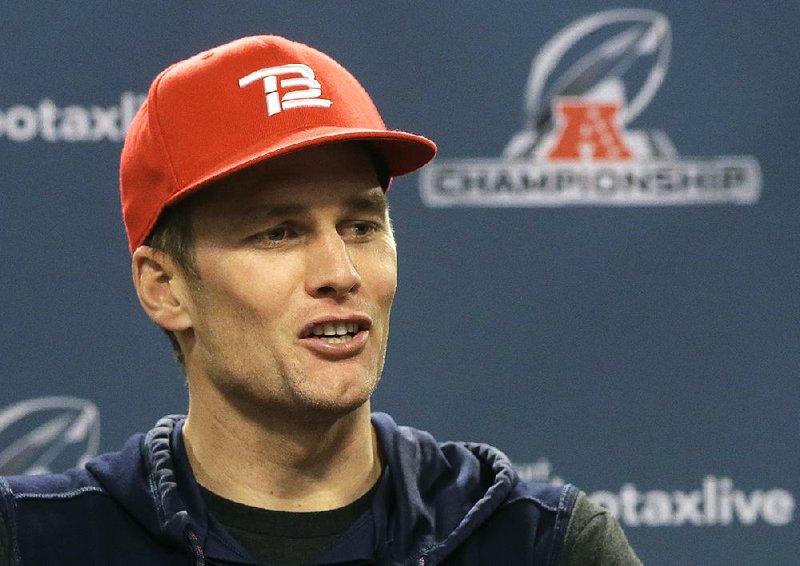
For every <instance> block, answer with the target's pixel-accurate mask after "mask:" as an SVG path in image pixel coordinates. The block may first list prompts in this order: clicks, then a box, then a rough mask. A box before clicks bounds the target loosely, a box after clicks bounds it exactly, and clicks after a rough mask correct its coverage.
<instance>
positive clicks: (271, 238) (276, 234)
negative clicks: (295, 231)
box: [257, 226, 292, 243]
mask: <svg viewBox="0 0 800 566" xmlns="http://www.w3.org/2000/svg"><path fill="white" fill-rule="evenodd" d="M291 235H292V233H291V230H289V228H287V227H286V226H279V227H278V228H271V229H269V230H265V231H264V232H261V233H259V234H258V235H257V238H258V239H259V240H262V241H265V242H270V243H272V242H282V241H284V240H286V239H287V238H290V237H291Z"/></svg>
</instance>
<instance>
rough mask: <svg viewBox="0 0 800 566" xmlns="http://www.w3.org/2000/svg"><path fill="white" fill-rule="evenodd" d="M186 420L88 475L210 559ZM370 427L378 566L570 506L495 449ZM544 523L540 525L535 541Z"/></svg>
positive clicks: (383, 424)
mask: <svg viewBox="0 0 800 566" xmlns="http://www.w3.org/2000/svg"><path fill="white" fill-rule="evenodd" d="M183 418H184V417H183V416H180V415H171V416H168V417H164V418H163V419H161V420H160V421H159V422H158V423H157V424H156V426H155V427H154V428H153V429H152V430H151V431H149V432H148V433H147V434H146V435H141V434H140V435H137V436H134V437H132V438H131V439H130V440H129V441H128V442H127V443H126V444H125V446H124V448H123V449H122V450H121V451H120V452H116V453H110V454H104V455H102V456H99V457H97V458H95V459H93V460H92V461H90V462H89V463H88V464H87V469H88V470H89V472H90V473H91V474H92V475H93V476H94V478H95V479H96V481H97V482H98V483H99V485H100V486H101V487H102V488H103V489H104V490H105V491H106V492H107V493H108V494H109V495H110V496H111V497H112V498H114V499H115V500H116V501H117V502H118V503H119V504H120V505H121V506H122V507H124V508H125V509H126V510H127V512H128V513H129V514H130V515H131V516H132V517H133V518H134V519H135V520H136V521H137V522H138V523H140V524H141V525H143V526H144V528H145V529H146V530H147V531H148V532H149V533H150V534H151V535H152V536H153V537H155V538H157V539H159V540H161V541H162V542H164V543H167V544H170V545H180V546H181V547H184V548H185V547H186V544H187V537H188V539H189V541H190V542H192V543H193V544H195V543H196V545H197V548H196V550H199V551H200V552H202V550H201V547H202V545H203V544H204V542H205V538H206V534H207V531H208V526H207V517H206V513H205V508H204V507H200V508H198V507H199V506H198V502H197V501H196V500H193V497H192V496H191V495H187V494H191V493H192V489H188V490H187V489H186V486H180V485H179V484H180V482H181V481H184V480H185V477H186V476H185V474H181V473H179V471H178V467H179V464H180V463H179V462H178V459H177V458H176V448H175V445H176V444H177V443H178V442H180V432H181V430H180V429H181V426H180V425H181V421H182V419H183ZM372 424H373V426H374V428H375V430H376V432H377V436H378V441H379V444H380V450H381V455H382V457H383V459H384V464H385V467H384V473H383V476H382V478H381V480H380V483H379V485H378V487H377V489H376V491H375V496H374V499H373V504H372V515H373V520H374V526H375V543H376V555H377V558H378V563H380V564H392V565H400V564H426V565H432V564H438V563H440V562H441V561H442V560H444V559H445V558H446V557H448V556H450V555H451V554H452V553H453V552H455V551H457V550H458V549H459V548H460V547H461V546H462V545H463V544H464V543H465V541H467V540H470V539H471V538H473V535H474V533H475V532H476V531H477V530H478V529H479V528H480V527H482V526H483V525H485V524H486V523H487V522H489V519H490V518H492V517H496V516H497V515H498V513H501V509H503V508H506V509H507V508H508V507H509V504H511V503H515V502H520V501H527V502H528V503H529V504H530V505H528V506H526V507H528V508H530V507H535V508H536V509H537V511H536V514H535V517H538V513H539V510H541V511H542V512H553V513H555V512H556V511H557V510H558V509H557V508H558V507H559V492H561V498H562V499H563V494H564V493H566V492H565V491H564V490H561V489H560V488H554V487H552V486H540V487H538V488H536V489H539V491H537V490H536V489H532V488H531V486H529V485H528V484H525V483H524V482H521V481H520V480H519V479H518V477H517V474H516V472H515V471H514V470H513V468H512V466H511V462H510V461H509V459H508V458H507V457H506V456H505V455H504V454H503V453H502V452H500V451H499V450H497V449H495V448H493V447H491V446H488V445H485V444H474V443H459V442H446V443H438V442H437V441H436V440H435V439H434V438H433V437H432V436H431V435H430V434H428V433H427V432H423V431H420V430H416V429H413V428H410V427H405V426H398V425H397V424H396V423H395V422H394V420H392V418H391V417H389V416H388V415H386V414H382V413H375V414H373V416H372ZM195 487H196V486H195ZM573 489H574V488H573ZM200 506H202V504H200ZM514 507H516V508H519V506H514ZM528 515H530V513H528ZM514 521H516V522H519V520H518V519H517V518H514ZM526 521H527V519H526ZM527 522H531V521H527ZM539 522H540V521H538V519H536V520H534V521H532V525H533V526H532V527H531V531H530V532H531V536H532V537H534V536H536V533H535V532H533V531H535V530H536V528H537V527H536V525H537V524H538V523H539ZM503 528H505V527H503ZM526 528H527V527H526Z"/></svg>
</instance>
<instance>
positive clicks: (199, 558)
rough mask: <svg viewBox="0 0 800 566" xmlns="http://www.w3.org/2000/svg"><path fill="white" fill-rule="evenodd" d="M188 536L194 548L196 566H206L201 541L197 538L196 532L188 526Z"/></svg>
mask: <svg viewBox="0 0 800 566" xmlns="http://www.w3.org/2000/svg"><path fill="white" fill-rule="evenodd" d="M186 536H187V538H188V539H189V544H190V545H191V547H192V553H193V554H194V563H195V566H205V563H206V555H205V554H204V553H203V547H201V546H200V540H199V539H198V538H197V535H196V534H194V531H193V530H192V529H191V528H190V527H188V526H187V527H186Z"/></svg>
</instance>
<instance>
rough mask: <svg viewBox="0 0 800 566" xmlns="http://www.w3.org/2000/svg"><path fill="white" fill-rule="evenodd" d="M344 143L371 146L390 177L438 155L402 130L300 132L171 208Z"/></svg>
mask: <svg viewBox="0 0 800 566" xmlns="http://www.w3.org/2000/svg"><path fill="white" fill-rule="evenodd" d="M343 141H363V142H366V143H368V144H369V145H370V146H371V147H372V148H373V149H374V150H375V151H376V152H377V154H378V156H380V157H381V158H382V160H383V162H384V163H385V165H386V169H387V171H386V172H387V173H388V175H389V176H390V177H397V176H400V175H405V174H407V173H411V172H413V171H416V170H417V169H419V168H421V167H423V166H424V165H426V164H427V163H428V162H430V161H431V160H432V159H433V158H434V156H435V155H436V144H435V143H434V142H433V141H431V140H429V139H428V138H425V137H423V136H418V135H416V134H410V133H408V132H402V131H398V130H370V129H364V128H340V127H328V126H326V127H317V128H312V129H308V130H303V131H300V132H297V134H295V135H290V136H286V137H285V138H283V140H282V143H281V144H280V145H279V146H274V145H273V146H270V147H268V148H264V149H262V150H261V151H258V150H256V151H251V152H249V153H248V154H247V155H245V156H242V157H241V158H240V159H238V160H237V159H231V160H229V161H228V163H226V164H225V167H221V168H219V169H217V170H215V171H213V172H212V173H211V174H209V175H206V176H205V177H204V178H202V179H198V180H195V181H194V182H192V183H191V184H189V185H187V186H186V187H184V188H183V189H182V190H180V191H178V192H176V193H175V194H173V195H172V197H171V198H170V199H169V201H168V202H167V204H173V203H175V202H176V201H178V200H181V199H182V198H183V197H186V196H188V195H189V194H191V193H193V192H195V191H196V190H198V189H200V188H202V187H204V186H206V185H208V184H210V183H213V182H214V181H217V180H219V179H222V178H224V177H227V176H228V175H231V174H233V173H236V172H238V171H241V170H243V169H246V168H248V167H250V166H252V165H256V164H258V163H262V162H264V161H266V160H268V159H273V158H276V157H279V156H282V155H286V154H288V153H293V152H295V151H300V150H302V149H306V148H309V147H317V146H320V145H327V144H331V143H337V142H343Z"/></svg>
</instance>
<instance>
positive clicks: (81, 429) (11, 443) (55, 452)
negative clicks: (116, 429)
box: [0, 397, 100, 476]
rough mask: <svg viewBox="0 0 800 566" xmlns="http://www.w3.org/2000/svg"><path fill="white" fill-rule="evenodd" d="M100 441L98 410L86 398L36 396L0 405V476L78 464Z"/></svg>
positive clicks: (65, 467) (52, 469) (43, 471)
mask: <svg viewBox="0 0 800 566" xmlns="http://www.w3.org/2000/svg"><path fill="white" fill-rule="evenodd" d="M99 445H100V417H99V412H98V410H97V406H96V405H95V404H94V403H92V402H91V401H88V400H86V399H78V398H76V397H39V398H36V399H27V400H25V401H20V402H19V403H15V404H13V405H10V406H8V407H5V408H1V409H0V476H10V475H18V474H37V473H49V472H60V471H63V470H65V469H67V468H71V467H73V466H81V465H83V464H84V463H86V461H87V460H89V459H90V458H92V457H93V456H95V455H96V454H97V450H98V447H99Z"/></svg>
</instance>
